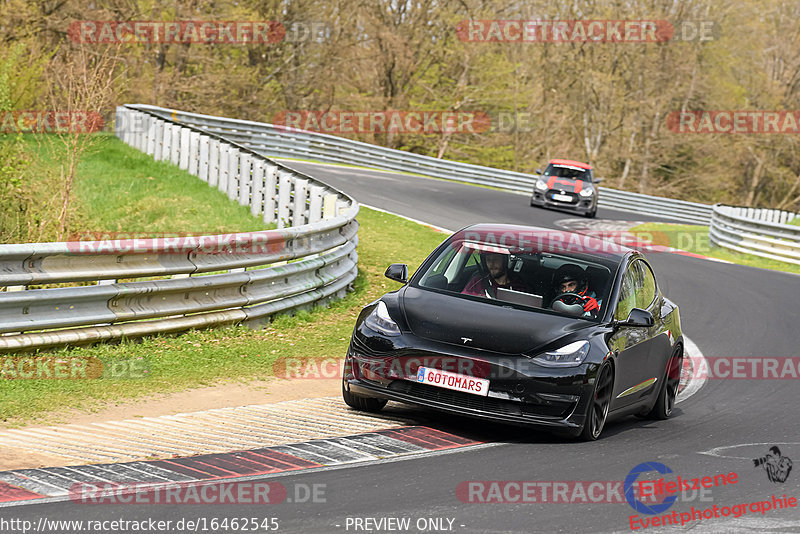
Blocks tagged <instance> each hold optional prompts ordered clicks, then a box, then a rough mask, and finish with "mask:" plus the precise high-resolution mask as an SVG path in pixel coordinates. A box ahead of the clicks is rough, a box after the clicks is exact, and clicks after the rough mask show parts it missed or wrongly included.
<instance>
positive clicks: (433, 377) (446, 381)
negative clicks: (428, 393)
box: [417, 367, 489, 397]
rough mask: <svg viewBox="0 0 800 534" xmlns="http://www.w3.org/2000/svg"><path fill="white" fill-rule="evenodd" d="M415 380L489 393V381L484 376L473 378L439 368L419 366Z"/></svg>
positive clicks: (475, 392) (475, 393)
mask: <svg viewBox="0 0 800 534" xmlns="http://www.w3.org/2000/svg"><path fill="white" fill-rule="evenodd" d="M417 382H420V383H422V384H430V385H431V386H438V387H440V388H446V389H452V390H455V391H463V392H464V393H472V394H473V395H480V396H482V397H485V396H487V395H488V394H489V381H488V380H486V379H485V378H475V377H474V376H466V375H460V374H457V373H451V372H449V371H442V370H441V369H431V368H429V367H420V368H419V369H418V370H417Z"/></svg>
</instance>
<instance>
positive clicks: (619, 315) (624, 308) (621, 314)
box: [614, 265, 636, 321]
mask: <svg viewBox="0 0 800 534" xmlns="http://www.w3.org/2000/svg"><path fill="white" fill-rule="evenodd" d="M635 276H636V275H635V269H634V267H633V265H631V266H629V267H628V269H627V270H626V271H625V274H624V275H623V276H622V284H621V285H620V288H619V301H618V303H617V309H616V310H615V311H614V319H616V320H618V321H624V320H625V319H627V318H628V314H630V313H631V310H632V309H634V308H635V307H636V280H635Z"/></svg>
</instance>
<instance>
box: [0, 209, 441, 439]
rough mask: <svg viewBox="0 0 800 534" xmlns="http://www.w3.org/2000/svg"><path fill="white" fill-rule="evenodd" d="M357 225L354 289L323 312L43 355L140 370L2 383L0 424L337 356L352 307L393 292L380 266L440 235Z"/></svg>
mask: <svg viewBox="0 0 800 534" xmlns="http://www.w3.org/2000/svg"><path fill="white" fill-rule="evenodd" d="M358 220H359V222H360V224H361V227H360V228H359V232H358V235H359V245H358V253H359V275H358V278H357V280H356V283H355V291H354V292H352V293H350V294H348V295H347V297H346V298H344V299H342V300H340V301H337V302H335V303H333V304H332V305H331V307H330V308H317V309H315V310H313V311H312V312H300V313H298V314H297V315H296V316H294V317H288V316H281V317H278V318H276V320H275V321H273V322H272V323H271V324H270V326H269V327H268V328H266V329H264V330H249V329H247V328H245V327H235V328H219V329H214V330H204V331H192V332H188V333H186V334H183V335H180V336H175V337H152V338H146V339H143V340H139V341H126V342H122V343H119V344H102V345H95V346H93V347H88V348H76V349H62V350H58V351H55V352H51V353H47V354H46V356H48V357H72V358H98V359H100V360H102V361H104V362H105V363H106V364H108V363H111V362H114V361H123V360H129V359H138V358H141V359H142V360H143V361H144V367H146V368H148V372H147V374H146V377H145V378H138V379H108V378H102V379H86V380H83V379H81V380H19V379H18V380H3V381H2V385H1V386H0V388H1V389H0V421H2V424H3V425H4V426H19V425H22V424H30V423H45V422H58V421H60V420H62V419H61V417H63V413H64V410H65V409H79V410H86V411H92V410H98V409H101V408H103V407H106V406H108V405H113V404H118V403H121V402H125V401H127V400H130V399H134V398H137V397H145V396H150V395H153V394H156V393H169V392H177V391H183V390H186V389H189V388H196V387H202V386H210V385H215V384H219V383H223V382H228V381H248V380H253V379H264V378H266V377H269V376H272V374H273V373H272V364H273V362H275V361H276V360H277V359H279V358H309V359H319V358H342V357H343V356H344V354H345V352H346V350H347V344H348V342H349V340H350V334H351V332H352V329H353V325H354V324H355V319H356V317H357V315H358V312H359V311H360V309H361V308H362V307H363V306H364V305H366V304H367V303H369V302H371V301H372V300H374V299H375V298H377V297H378V296H380V295H381V294H383V293H385V292H386V291H391V290H394V289H397V288H398V287H399V284H397V283H396V282H392V281H391V280H388V279H386V278H384V277H383V272H384V270H385V269H386V267H387V266H388V264H390V263H395V262H404V263H408V264H409V268H410V269H412V270H413V269H415V268H416V267H417V266H419V264H420V263H421V262H422V260H424V259H425V257H426V256H427V255H428V253H430V251H431V250H433V248H434V247H435V246H436V245H438V244H439V243H440V242H441V241H442V240H443V239H444V237H445V236H444V234H442V233H439V232H436V231H434V230H431V229H429V228H427V227H424V226H422V225H419V224H416V223H413V222H410V221H407V220H405V219H402V218H399V217H396V216H393V215H389V214H386V213H382V212H377V211H373V210H370V209H366V208H362V209H361V211H360V213H359V217H358ZM0 360H2V357H0Z"/></svg>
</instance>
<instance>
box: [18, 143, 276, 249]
mask: <svg viewBox="0 0 800 534" xmlns="http://www.w3.org/2000/svg"><path fill="white" fill-rule="evenodd" d="M95 135H96V136H97V137H96V139H97V144H96V145H94V146H93V147H92V149H91V150H90V151H89V152H87V153H86V154H84V156H83V157H82V159H81V160H80V163H79V164H78V169H77V173H76V181H75V184H74V196H75V208H76V209H75V214H74V216H73V217H72V224H71V228H70V232H69V233H70V234H75V233H76V232H122V233H137V234H150V235H155V234H161V233H176V232H186V233H202V234H217V233H230V232H251V231H257V230H265V229H271V228H275V225H267V224H264V223H263V222H262V221H261V220H260V219H258V218H255V217H253V216H251V215H250V209H249V207H245V206H239V204H238V203H236V202H231V201H230V200H228V197H227V195H225V194H224V193H222V192H220V191H219V190H217V189H215V188H211V187H209V186H208V184H206V183H204V182H203V181H202V180H199V179H198V178H197V177H195V176H192V175H190V174H189V173H187V172H185V171H182V170H180V169H179V168H177V167H176V166H174V165H172V164H170V163H166V162H157V161H154V160H153V158H152V157H150V156H148V155H147V154H144V153H142V152H139V151H138V150H136V149H134V148H132V147H129V146H128V145H126V144H124V143H122V142H121V141H119V140H118V139H117V138H115V137H114V136H112V135H110V134H95ZM26 142H27V143H28V146H29V150H31V151H33V152H34V153H35V154H36V156H37V159H38V164H39V165H43V166H46V167H50V168H51V169H52V168H57V166H58V159H59V158H58V156H56V154H58V152H55V151H53V150H51V147H52V146H53V144H56V146H58V145H57V143H58V140H57V139H56V138H55V137H53V136H26Z"/></svg>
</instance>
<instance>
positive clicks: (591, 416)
mask: <svg viewBox="0 0 800 534" xmlns="http://www.w3.org/2000/svg"><path fill="white" fill-rule="evenodd" d="M613 386H614V376H613V373H612V372H611V365H610V364H607V363H606V364H604V365H603V366H602V367H601V368H600V371H598V373H597V379H596V380H595V383H594V393H593V394H592V398H591V400H590V402H589V407H588V408H587V410H586V421H585V422H584V423H583V431H582V432H581V439H583V440H584V441H594V440H596V439H597V438H599V437H600V434H601V433H602V432H603V427H605V424H606V419H607V418H608V407H609V406H610V405H611V392H612V388H613Z"/></svg>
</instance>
